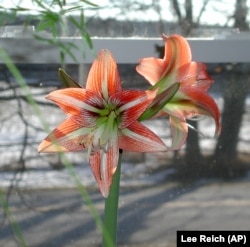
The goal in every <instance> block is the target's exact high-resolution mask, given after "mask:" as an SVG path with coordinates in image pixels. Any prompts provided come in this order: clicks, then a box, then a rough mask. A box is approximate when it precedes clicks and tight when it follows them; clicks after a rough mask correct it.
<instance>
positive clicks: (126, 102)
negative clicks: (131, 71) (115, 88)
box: [109, 90, 157, 128]
mask: <svg viewBox="0 0 250 247" xmlns="http://www.w3.org/2000/svg"><path fill="white" fill-rule="evenodd" d="M156 93H157V90H146V91H139V90H123V91H121V92H118V93H116V94H114V95H112V96H111V97H110V100H109V101H110V103H113V104H115V105H117V106H118V107H119V111H120V115H121V123H120V125H119V128H125V127H127V126H128V125H130V124H131V123H133V122H134V121H136V120H137V119H138V118H139V116H140V115H141V114H142V113H143V112H144V111H145V110H146V108H147V107H148V106H149V105H150V104H151V102H152V101H153V99H154V98H155V96H156Z"/></svg>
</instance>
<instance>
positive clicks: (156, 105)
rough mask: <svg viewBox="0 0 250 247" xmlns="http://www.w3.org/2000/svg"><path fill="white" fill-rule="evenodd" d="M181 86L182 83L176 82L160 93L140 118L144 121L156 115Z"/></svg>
mask: <svg viewBox="0 0 250 247" xmlns="http://www.w3.org/2000/svg"><path fill="white" fill-rule="evenodd" d="M179 87H180V83H175V84H173V85H172V86H171V87H169V88H167V89H166V90H165V91H163V92H162V93H160V94H158V95H157V96H156V97H155V99H154V100H153V102H152V103H151V104H150V106H149V107H148V108H147V109H146V111H145V112H143V114H142V115H141V116H140V117H139V119H138V120H139V121H144V120H147V119H149V118H152V117H153V116H155V115H156V114H157V113H158V112H159V111H160V110H161V109H162V108H163V107H164V106H165V105H166V104H167V103H168V102H169V101H170V100H171V99H172V98H173V96H174V95H175V94H176V92H177V91H178V89H179Z"/></svg>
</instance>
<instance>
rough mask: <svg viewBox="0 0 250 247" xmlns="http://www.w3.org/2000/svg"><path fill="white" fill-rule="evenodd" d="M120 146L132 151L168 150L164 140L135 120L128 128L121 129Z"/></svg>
mask: <svg viewBox="0 0 250 247" xmlns="http://www.w3.org/2000/svg"><path fill="white" fill-rule="evenodd" d="M118 143H119V148H120V149H123V150H127V151H131V152H163V151H167V150H168V149H167V147H166V145H165V144H164V142H163V141H162V140H161V139H160V138H159V137H158V136H157V135H156V134H155V133H154V132H152V131H151V130H150V129H149V128H147V127H145V126H144V125H142V124H141V123H139V122H137V121H135V122H133V123H132V124H131V125H129V126H128V127H127V128H124V129H122V130H120V135H119V136H118Z"/></svg>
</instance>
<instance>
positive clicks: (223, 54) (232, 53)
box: [0, 35, 250, 64]
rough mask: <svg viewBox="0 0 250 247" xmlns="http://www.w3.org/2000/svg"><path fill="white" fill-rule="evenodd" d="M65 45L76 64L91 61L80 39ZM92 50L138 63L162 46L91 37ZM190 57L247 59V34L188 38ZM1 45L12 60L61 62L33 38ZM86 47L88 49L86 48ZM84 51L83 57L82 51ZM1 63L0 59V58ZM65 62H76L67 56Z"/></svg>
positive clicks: (249, 59)
mask: <svg viewBox="0 0 250 247" xmlns="http://www.w3.org/2000/svg"><path fill="white" fill-rule="evenodd" d="M60 41H61V42H62V43H64V44H67V43H72V44H74V46H76V47H78V49H74V48H73V49H72V50H71V51H72V53H73V55H74V56H75V58H76V60H77V61H78V62H77V63H79V64H86V63H92V61H93V58H94V55H95V54H94V52H93V51H91V50H90V49H89V48H88V46H87V44H86V45H85V46H84V45H83V41H82V40H81V39H80V38H61V39H60ZM92 41H93V46H94V51H95V52H97V51H99V50H101V49H105V48H106V49H109V50H111V52H112V53H113V54H114V56H115V58H116V60H117V62H118V63H125V64H126V63H135V64H136V63H138V60H139V59H140V58H142V57H149V56H156V57H157V56H158V55H159V54H157V53H156V51H155V45H163V42H162V39H161V38H159V39H157V38H93V39H92ZM188 41H189V43H190V46H191V49H192V54H193V60H195V61H202V62H205V63H223V62H225V63H227V62H232V63H236V62H250V35H245V36H243V37H238V36H237V37H227V38H225V39H214V38H191V39H188ZM0 47H2V48H3V49H4V50H5V51H6V52H8V54H9V56H10V57H11V58H12V60H13V62H15V63H31V64H44V63H60V49H59V47H58V46H56V45H50V44H47V43H46V42H41V41H39V40H36V39H34V38H0ZM86 48H87V49H86ZM84 51H85V56H83V55H82V52H84ZM0 63H3V61H2V60H1V58H0ZM65 63H68V64H72V63H76V62H75V61H74V60H73V59H72V58H71V57H70V56H66V58H65Z"/></svg>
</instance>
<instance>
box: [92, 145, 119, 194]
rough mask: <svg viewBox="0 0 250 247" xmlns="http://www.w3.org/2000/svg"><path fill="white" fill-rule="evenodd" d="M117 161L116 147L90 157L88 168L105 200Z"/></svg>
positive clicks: (100, 151)
mask: <svg viewBox="0 0 250 247" xmlns="http://www.w3.org/2000/svg"><path fill="white" fill-rule="evenodd" d="M118 159H119V148H118V145H113V146H110V147H109V148H108V150H103V149H100V150H99V151H97V152H96V153H95V154H93V155H91V156H90V160H89V162H90V167H91V170H92V172H93V175H94V177H95V180H96V182H97V184H98V186H99V189H100V191H101V193H102V195H103V197H105V198H107V197H108V195H109V189H110V186H111V184H112V178H113V175H114V173H115V171H116V168H117V164H118Z"/></svg>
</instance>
